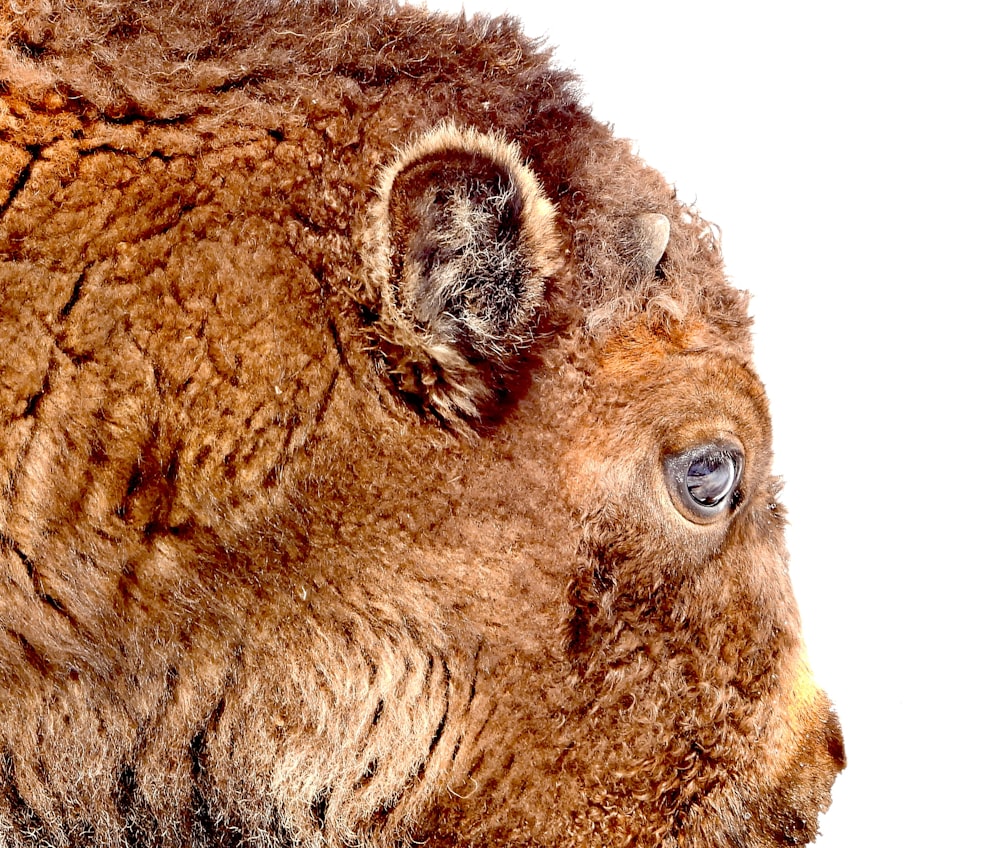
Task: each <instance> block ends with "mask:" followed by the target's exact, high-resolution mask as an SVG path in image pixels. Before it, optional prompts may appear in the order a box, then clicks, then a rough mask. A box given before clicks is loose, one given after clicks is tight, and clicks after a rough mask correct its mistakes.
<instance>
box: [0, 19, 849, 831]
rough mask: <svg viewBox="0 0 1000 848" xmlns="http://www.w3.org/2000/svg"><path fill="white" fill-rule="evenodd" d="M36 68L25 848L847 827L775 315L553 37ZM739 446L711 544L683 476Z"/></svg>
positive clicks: (18, 471) (13, 810) (166, 51)
mask: <svg viewBox="0 0 1000 848" xmlns="http://www.w3.org/2000/svg"><path fill="white" fill-rule="evenodd" d="M0 38H2V44H3V48H2V53H0V350H2V351H3V352H2V354H0V578H2V580H0V842H3V843H4V844H10V845H13V846H40V845H70V846H77V845H80V846H84V845H86V846H90V845H99V846H145V845H149V846H152V845H157V846H160V845H164V846H171V845H177V846H180V845H200V846H231V845H233V846H235V845H243V844H251V843H253V844H259V845H275V846H276V845H320V844H330V845H340V844H347V845H350V844H360V845H369V846H390V845H399V844H411V843H413V844H417V843H419V844H430V845H469V846H471V845H488V844H510V845H525V846H527V845H538V846H542V845H561V846H571V845H580V846H583V845H591V846H596V845H602V846H605V845H630V844H635V845H664V846H671V845H673V846H682V845H683V846H686V847H687V848H692V846H761V848H763V846H776V845H787V844H802V843H805V842H807V841H809V840H810V839H811V838H812V837H813V836H814V835H815V831H816V820H817V815H818V813H819V811H821V810H822V809H825V807H826V805H827V804H828V800H829V788H830V785H831V783H832V781H833V778H834V776H835V774H836V772H837V771H838V770H839V769H840V768H841V767H842V766H843V763H844V758H843V749H842V743H841V740H840V731H839V728H838V726H837V721H836V717H835V716H834V714H833V713H832V712H831V711H830V707H829V703H828V701H827V699H826V696H825V695H824V694H823V693H822V691H821V690H819V689H818V688H817V687H816V685H815V683H814V682H813V681H812V678H811V675H810V673H809V671H808V668H807V666H806V663H805V659H804V649H803V647H802V644H801V638H800V627H799V622H798V614H797V611H796V608H795V603H794V599H793V598H792V595H791V590H790V587H789V584H788V577H787V572H786V567H785V551H784V546H783V541H782V535H783V531H782V527H783V518H782V512H781V508H780V506H778V504H777V500H776V498H777V484H776V482H775V480H774V479H773V478H772V477H771V476H770V429H769V423H768V414H767V404H766V399H765V397H764V394H763V390H762V388H761V386H760V384H759V382H758V381H757V379H756V377H755V376H754V374H753V371H752V369H751V366H750V362H749V360H750V338H749V321H748V318H747V314H746V304H745V298H744V296H743V295H742V294H741V293H738V292H735V291H733V290H732V289H730V288H729V287H728V286H727V285H726V282H725V279H724V275H723V270H722V266H721V261H720V257H719V254H718V250H717V248H716V245H715V240H714V237H713V232H712V229H711V228H710V227H709V226H708V225H706V224H705V223H704V222H703V221H701V220H700V219H699V218H698V217H697V215H696V214H695V213H694V212H693V211H691V210H690V209H687V208H685V207H684V206H683V204H681V203H680V202H679V201H678V200H677V199H676V197H675V196H674V194H673V191H672V190H671V189H670V188H669V187H668V186H667V185H666V184H665V183H664V182H663V180H662V178H661V177H659V176H658V175H657V174H655V173H654V172H652V171H651V170H649V169H648V168H647V167H645V166H644V165H643V164H642V163H641V162H640V161H638V160H637V159H636V158H635V157H634V156H633V155H632V153H631V152H630V150H629V147H628V145H627V144H626V143H624V142H622V141H619V140H616V139H614V138H613V137H612V135H611V133H610V131H609V129H608V128H607V127H606V126H604V125H601V124H599V123H597V122H595V121H594V120H593V119H592V118H591V117H590V116H589V114H588V113H587V112H586V110H585V109H583V108H581V107H580V105H579V104H578V101H577V94H576V91H575V82H574V80H573V79H572V77H570V76H569V75H567V74H565V73H563V72H561V71H558V70H554V69H553V68H552V67H551V66H550V64H549V57H548V54H547V53H546V51H545V50H544V49H543V48H541V47H540V46H539V45H538V44H536V43H533V42H532V41H530V40H529V39H526V38H525V37H524V36H523V35H522V34H521V32H520V31H519V29H518V27H517V25H516V24H515V23H513V22H512V21H510V20H506V19H499V20H487V19H483V18H473V19H472V20H464V19H457V20H456V19H452V18H447V17H442V16H436V15H434V14H432V13H429V12H427V11H426V10H423V9H414V8H407V7H398V8H397V7H395V6H393V5H391V4H389V3H378V2H373V3H339V4H338V3H334V2H324V1H323V0H302V1H301V2H293V0H259V1H258V2H246V0H238V2H227V3H219V4H213V5H212V6H211V7H209V8H207V9H206V8H205V5H204V4H203V3H202V2H198V3H194V2H189V0H180V2H170V3H167V2H166V0H149V1H148V2H128V0H30V2H24V3H19V4H16V5H15V4H8V5H7V6H5V7H4V9H3V10H0ZM443 126H444V127H447V129H444V130H442V129H441V128H442V127H443ZM442 139H444V141H442ZM427 157H430V159H428V158H427ZM431 160H433V162H434V166H433V167H432V168H424V169H423V170H420V168H421V167H423V165H424V164H426V163H427V162H428V161H431ZM463 163H464V164H463ZM470 163H471V164H470ZM401 174H402V175H403V177H402V178H401V177H400V175H401ZM394 210H395V211H394ZM661 216H666V219H667V222H669V242H668V243H667V246H666V251H665V253H663V255H662V256H660V257H659V258H658V259H657V254H659V253H660V252H661V251H660V247H661V246H662V239H663V238H665V237H666V231H667V227H666V226H665V225H664V223H663V220H662V218H661ZM483 257H487V258H486V259H484V258H483ZM497 269H508V270H504V271H503V272H502V273H501V272H500V271H498V270H497ZM720 439H722V440H725V443H726V444H737V443H738V445H739V446H740V447H739V450H740V451H741V453H740V456H741V461H742V463H743V469H742V478H741V481H740V482H739V485H738V489H735V490H734V491H733V493H732V497H731V498H730V499H729V500H727V501H726V502H725V503H724V504H723V509H722V510H721V511H720V512H718V515H717V516H716V517H713V518H711V519H710V520H708V519H706V520H700V519H699V520H692V519H691V515H690V513H686V512H685V508H684V507H683V506H682V505H680V504H679V502H678V500H677V495H676V493H675V492H674V491H673V490H672V489H671V483H670V479H669V475H667V474H665V472H664V467H665V463H666V462H668V461H669V459H670V458H671V457H677V456H681V455H685V454H684V452H685V451H689V450H691V449H692V448H693V447H696V446H698V445H703V444H709V443H713V441H718V440H720Z"/></svg>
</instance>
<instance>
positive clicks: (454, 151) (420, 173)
mask: <svg viewBox="0 0 1000 848" xmlns="http://www.w3.org/2000/svg"><path fill="white" fill-rule="evenodd" d="M369 235H370V238H369V241H368V244H367V245H366V249H367V251H368V254H369V256H368V259H369V262H372V268H371V273H372V283H373V284H374V287H375V288H377V296H378V300H379V302H380V322H381V325H382V326H381V327H380V334H382V335H383V336H384V337H386V338H387V340H390V341H391V342H393V343H394V344H396V345H400V346H401V347H403V348H405V349H406V350H407V353H408V355H407V357H406V358H407V360H408V363H409V366H410V367H411V368H412V367H414V366H413V363H414V362H417V361H419V359H420V358H421V354H422V356H423V357H425V358H427V359H429V360H430V365H431V366H432V368H433V369H434V370H435V371H439V372H440V375H439V376H440V379H429V377H428V375H427V374H426V373H421V374H419V375H418V379H417V380H416V383H418V384H420V385H423V386H426V387H427V391H426V392H425V394H426V395H427V396H428V398H429V399H430V400H431V402H432V405H434V406H435V407H437V408H438V411H439V412H448V411H449V410H448V409H442V405H443V406H444V407H452V408H454V409H455V410H457V411H460V412H461V413H462V414H463V415H466V416H469V415H472V416H475V415H476V414H477V411H478V406H479V405H480V404H481V402H482V400H484V399H485V398H486V397H487V396H489V395H490V394H494V393H495V392H493V389H495V388H496V387H497V386H496V384H497V381H498V380H499V379H501V378H502V376H503V374H504V373H509V372H510V371H511V370H512V369H513V368H515V367H516V365H517V363H518V361H519V359H520V355H521V354H522V353H523V352H524V351H525V350H527V348H528V347H529V346H530V345H531V342H532V340H533V339H534V335H535V332H536V329H537V325H538V320H539V317H540V315H541V314H542V313H543V312H544V307H545V304H546V300H547V294H548V289H549V281H550V278H551V277H552V275H553V274H554V273H555V270H556V268H557V264H558V256H559V243H558V238H557V235H556V230H555V211H554V209H553V207H552V204H551V203H549V201H548V200H547V199H546V197H545V196H544V194H543V192H542V189H541V187H540V185H539V183H538V180H537V179H536V178H535V176H534V174H533V173H532V172H531V170H530V169H529V168H528V167H527V166H526V165H525V164H524V162H523V161H522V159H521V157H520V154H519V153H518V151H517V149H516V148H515V147H514V146H513V145H512V144H510V143H508V142H506V141H504V140H502V139H500V138H499V137H497V136H495V135H492V134H485V133H481V132H478V131H476V130H471V129H459V128H457V127H456V126H454V125H453V124H444V125H442V126H439V127H437V128H436V129H434V130H432V131H431V132H430V133H428V134H426V135H424V136H423V137H421V138H419V139H418V140H417V141H416V142H414V143H413V144H411V145H410V146H409V147H407V148H405V149H403V150H402V151H401V152H400V153H399V156H398V158H397V159H396V161H395V162H394V163H393V164H392V165H391V166H390V167H389V168H388V169H386V171H385V172H384V174H383V175H382V179H381V183H380V186H379V192H378V201H377V203H376V204H375V207H374V209H373V218H372V225H371V231H370V234H369ZM424 370H425V371H426V368H425V369H424ZM411 382H412V381H411Z"/></svg>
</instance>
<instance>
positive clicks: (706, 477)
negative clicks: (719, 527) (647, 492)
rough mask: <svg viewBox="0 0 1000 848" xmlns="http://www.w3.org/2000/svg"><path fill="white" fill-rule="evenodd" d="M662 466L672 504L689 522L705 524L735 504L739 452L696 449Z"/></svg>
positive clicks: (722, 447)
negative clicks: (675, 505) (674, 504)
mask: <svg viewBox="0 0 1000 848" xmlns="http://www.w3.org/2000/svg"><path fill="white" fill-rule="evenodd" d="M664 464H665V470H666V475H667V482H668V484H669V487H670V493H671V495H672V497H673V499H674V503H676V504H677V506H678V508H679V509H680V510H681V512H683V513H684V515H685V516H687V517H688V518H689V519H691V520H692V521H695V522H697V523H699V524H707V523H709V522H712V521H715V520H717V519H719V518H722V517H723V516H724V515H726V514H727V512H728V511H729V510H731V509H734V508H735V507H736V506H737V505H738V504H739V500H740V491H739V485H740V477H741V476H742V473H743V452H742V451H741V450H740V449H739V448H738V447H736V446H735V445H721V444H708V445H700V446H699V447H696V448H692V449H691V450H687V451H684V453H680V454H674V455H672V456H669V457H667V459H666V460H665V463H664Z"/></svg>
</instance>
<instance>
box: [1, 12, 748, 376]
mask: <svg viewBox="0 0 1000 848" xmlns="http://www.w3.org/2000/svg"><path fill="white" fill-rule="evenodd" d="M0 39H2V43H3V48H2V51H0V74H2V75H3V77H4V78H5V79H7V80H8V81H9V82H8V85H9V86H10V87H11V89H12V90H13V91H14V92H15V93H16V94H17V95H19V96H20V97H23V98H24V99H25V100H26V101H28V102H31V103H34V104H36V105H41V106H43V107H48V108H58V107H59V106H60V105H61V104H62V103H64V102H66V101H67V100H72V101H73V102H76V103H79V104H81V105H82V107H83V108H85V109H86V108H88V107H87V104H91V105H90V107H89V108H92V109H93V110H99V111H100V112H102V113H104V114H106V115H109V116H111V117H115V116H117V117H118V119H119V120H121V121H125V122H127V121H129V120H132V119H133V118H137V117H141V118H148V119H154V120H158V121H167V122H170V121H178V120H182V119H183V120H188V121H191V120H195V121H197V122H198V123H199V124H200V126H201V128H203V129H205V130H210V129H211V126H212V125H213V123H218V122H224V121H226V120H228V117H229V116H231V115H233V114H240V115H243V116H245V118H246V119H247V120H252V121H256V122H259V123H261V124H264V125H269V126H272V127H274V128H275V129H278V128H283V127H284V128H290V127H294V126H296V125H301V124H303V123H304V122H306V121H310V122H313V123H322V122H323V121H324V120H327V121H330V122H331V127H330V128H329V129H328V136H330V137H331V141H332V142H333V143H334V144H333V145H332V146H334V147H340V148H341V155H343V156H345V157H351V156H354V155H356V154H357V153H358V152H359V146H358V141H359V139H357V138H355V139H354V140H352V139H350V138H349V137H343V138H337V137H335V136H336V135H337V134H340V135H342V136H349V134H350V133H355V134H356V133H357V132H358V130H357V129H356V127H359V126H360V123H361V121H362V119H364V121H365V123H366V125H367V129H368V130H369V134H370V136H371V138H377V139H378V141H377V142H374V143H367V144H366V143H362V145H361V148H360V151H361V161H359V162H352V163H350V165H351V166H353V167H352V168H351V170H353V171H354V173H355V174H357V173H358V170H359V166H360V168H361V171H362V173H363V170H364V169H365V168H368V169H369V173H370V177H371V185H372V186H373V187H374V186H376V185H377V184H378V179H379V177H378V174H379V173H382V174H383V175H384V176H383V180H384V179H389V178H390V174H391V173H392V172H391V163H392V162H393V160H394V159H396V154H397V151H398V150H399V149H400V148H403V147H405V146H406V145H408V144H410V143H412V142H413V139H414V138H418V137H419V136H420V135H421V134H424V133H428V132H430V131H431V130H432V129H433V128H434V126H435V125H438V124H440V123H441V122H447V121H449V120H454V119H455V116H456V114H460V115H461V116H462V124H463V129H462V130H451V131H450V132H452V133H454V132H458V133H459V134H460V135H461V133H462V132H469V131H471V130H476V131H478V132H480V133H482V134H485V135H486V137H487V138H490V139H493V140H492V141H490V142H488V143H489V144H491V145H494V146H495V147H496V148H497V149H498V150H502V151H505V153H504V155H506V156H509V157H511V158H512V159H513V160H516V161H517V163H518V164H521V163H527V165H528V168H529V169H530V170H528V171H525V169H523V168H518V169H516V170H517V171H518V173H521V174H525V175H526V176H525V179H526V180H527V181H528V182H529V183H531V182H534V183H535V184H536V185H537V186H538V187H539V189H538V190H536V189H535V188H532V192H533V194H534V196H537V197H539V198H540V200H539V202H540V203H541V195H542V194H544V195H545V196H546V197H547V198H548V200H549V201H551V203H552V204H553V205H554V207H555V208H556V209H557V212H558V215H559V217H560V218H561V222H562V223H561V227H560V230H561V233H562V238H563V239H564V241H565V242H567V243H566V244H565V246H564V247H565V250H566V254H565V259H566V263H565V264H566V271H567V277H568V279H569V282H568V284H567V285H565V286H564V291H563V292H562V294H563V297H564V299H563V301H562V313H563V314H562V315H561V316H557V317H561V318H562V319H564V320H566V319H568V320H571V321H573V322H576V321H580V322H581V323H583V324H584V325H585V326H586V327H587V328H588V329H589V330H590V331H591V332H594V333H596V334H598V335H606V334H607V333H608V332H611V331H613V330H614V329H615V328H616V327H618V326H620V325H621V324H623V323H626V322H630V321H632V320H633V319H635V318H636V317H637V316H638V315H639V314H640V313H645V315H646V319H645V320H647V321H649V322H651V323H652V324H653V325H656V326H660V327H661V328H662V329H663V330H665V331H667V332H669V333H671V334H672V335H673V336H674V337H675V338H676V339H677V340H678V341H679V342H680V343H681V344H683V345H684V346H687V347H691V348H696V349H711V348H720V349H722V348H724V349H727V350H729V351H731V352H733V353H736V354H737V355H738V356H739V357H740V358H744V359H746V358H748V357H749V345H750V342H749V332H748V328H749V321H748V318H747V312H746V298H745V296H744V295H743V294H742V293H741V292H737V291H735V290H733V289H732V288H731V287H729V286H728V284H727V282H726V280H725V278H724V275H723V271H722V264H721V257H720V255H719V250H718V245H717V238H716V234H715V231H714V230H713V229H712V228H711V227H710V226H709V225H708V224H706V223H705V222H704V221H703V220H702V219H701V218H700V216H699V215H698V213H697V212H696V211H695V210H693V209H691V208H689V207H687V206H685V205H684V204H683V203H681V202H680V201H678V200H677V198H676V196H675V193H674V191H673V190H672V188H671V187H670V186H668V185H667V184H666V183H665V182H664V181H663V179H662V178H661V177H660V176H659V175H658V174H657V173H656V172H654V171H653V170H652V169H650V168H647V167H646V166H645V165H643V163H642V162H641V161H639V160H638V159H636V158H635V157H634V156H633V155H632V152H631V147H630V145H629V144H628V143H627V142H623V141H621V140H617V139H614V138H613V137H612V135H611V132H610V130H609V128H608V127H607V126H605V125H603V124H600V123H598V122H596V121H594V120H593V119H592V118H591V116H590V115H589V114H588V112H587V110H586V109H585V108H583V107H582V106H581V105H580V103H579V99H578V91H577V83H576V80H575V79H574V77H573V76H572V75H571V74H569V73H567V72H564V71H560V70H558V69H554V68H552V67H551V65H550V62H549V60H550V55H549V51H548V50H547V49H546V48H545V47H544V46H543V45H541V44H540V43H539V42H537V41H533V40H531V39H529V38H527V37H526V36H525V35H524V34H523V33H522V32H521V31H520V28H519V25H518V24H517V23H516V22H515V21H513V20H512V19H509V18H500V19H496V20H493V19H487V18H484V17H479V16H477V17H473V18H471V19H464V18H459V19H454V18H451V17H446V16H443V15H434V14H433V13H428V12H427V11H426V10H424V9H411V8H407V7H396V6H395V4H392V3H388V2H366V3H360V2H347V3H334V4H331V3H328V2H320V0H302V1H301V2H292V0H259V2H256V3H254V2H248V3H220V4H210V5H209V6H206V5H205V4H203V3H201V2H194V0H180V2H177V3H171V4H169V8H168V5H167V4H163V3H160V2H152V3H132V2H126V0H100V2H97V0H81V2H77V3H67V2H61V0H51V2H39V3H33V4H16V5H14V4H10V5H8V6H7V7H6V10H5V11H4V12H2V13H0ZM483 67H490V68H491V69H492V70H491V73H490V75H489V76H488V77H487V76H485V75H483V74H482V73H481V68H483ZM209 101H211V107H210V108H209V107H208V103H209ZM345 110H346V112H345ZM334 120H335V121H336V123H337V127H333V125H332V123H333V121H334ZM443 137H444V136H443V135H441V134H438V135H436V136H427V140H425V141H423V142H419V143H418V144H426V145H433V144H435V143H440V141H441V139H442V138H443ZM435 139H436V140H435ZM467 139H468V137H467V138H465V139H464V140H465V141H467ZM514 140H516V145H515V144H514V143H513V142H514ZM365 141H368V139H365ZM338 142H339V144H338ZM417 151H418V148H417V147H414V148H411V152H412V153H413V154H414V155H416V154H417ZM387 167H389V168H390V170H389V171H386V170H385V169H386V168H387ZM347 169H348V165H347V164H345V170H347ZM532 173H533V174H534V177H532V176H531V174H532ZM355 178H356V177H355ZM376 191H377V189H376ZM383 191H384V184H383ZM650 212H653V213H662V214H665V215H667V216H668V217H669V219H670V222H671V239H670V244H669V246H668V249H667V253H666V255H665V257H664V258H663V260H662V261H661V262H660V263H659V265H658V266H657V267H656V268H655V269H654V271H653V272H652V273H650V272H649V271H648V270H647V269H645V268H643V266H642V263H636V262H634V261H632V260H633V259H634V258H635V257H636V256H637V255H638V254H641V253H642V245H637V244H636V243H635V235H634V233H633V231H632V228H631V222H632V221H633V220H634V218H635V216H636V215H641V214H644V213H650Z"/></svg>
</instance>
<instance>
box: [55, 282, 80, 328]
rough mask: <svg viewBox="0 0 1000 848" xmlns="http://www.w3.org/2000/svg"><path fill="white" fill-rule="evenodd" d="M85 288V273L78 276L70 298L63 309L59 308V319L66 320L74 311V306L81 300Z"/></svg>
mask: <svg viewBox="0 0 1000 848" xmlns="http://www.w3.org/2000/svg"><path fill="white" fill-rule="evenodd" d="M82 289H83V274H81V275H80V276H79V277H77V278H76V282H75V283H73V291H71V292H70V295H69V300H67V301H66V302H65V303H64V304H63V306H62V309H60V310H59V320H60V321H65V320H66V318H67V317H68V316H69V313H70V312H72V310H73V307H74V306H76V304H77V301H79V300H80V292H81V290H82Z"/></svg>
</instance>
